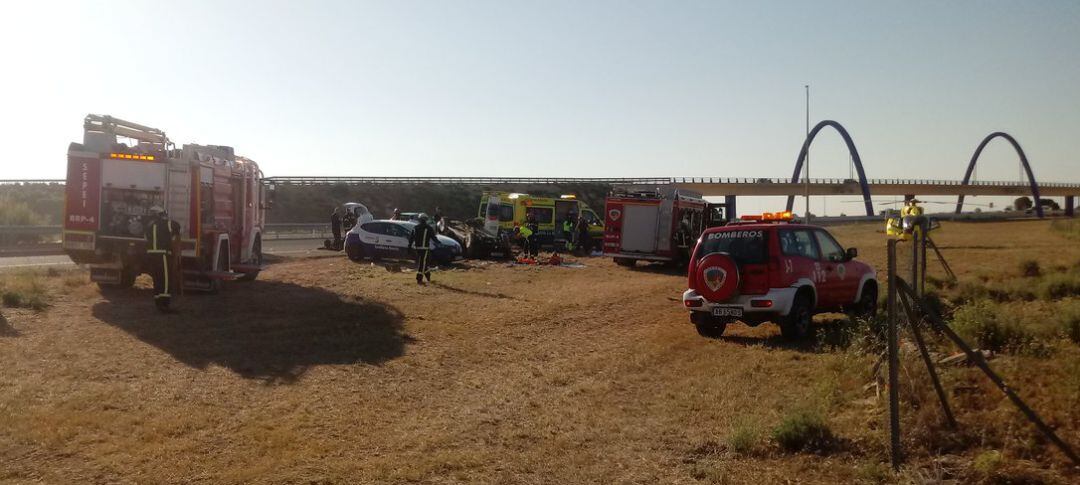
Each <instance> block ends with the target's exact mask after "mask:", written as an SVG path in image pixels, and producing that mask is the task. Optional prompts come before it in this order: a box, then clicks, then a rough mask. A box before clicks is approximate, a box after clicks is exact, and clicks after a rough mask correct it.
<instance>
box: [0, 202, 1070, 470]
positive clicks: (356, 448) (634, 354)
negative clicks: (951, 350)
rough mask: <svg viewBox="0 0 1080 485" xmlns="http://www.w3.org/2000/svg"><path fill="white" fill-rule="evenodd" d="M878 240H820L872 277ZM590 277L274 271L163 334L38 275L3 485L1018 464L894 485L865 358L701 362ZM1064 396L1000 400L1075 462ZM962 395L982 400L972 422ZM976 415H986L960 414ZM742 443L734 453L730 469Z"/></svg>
mask: <svg viewBox="0 0 1080 485" xmlns="http://www.w3.org/2000/svg"><path fill="white" fill-rule="evenodd" d="M879 226H880V225H879V224H874V225H859V226H845V227H838V228H832V230H833V232H834V233H835V234H837V236H838V238H839V239H840V241H841V242H842V243H844V244H846V245H853V246H856V247H858V248H859V249H860V251H861V253H862V255H863V256H862V259H864V260H868V261H870V262H871V263H872V264H874V265H875V266H876V267H878V268H883V267H884V264H883V263H884V246H885V238H884V237H883V236H882V235H881V234H878V232H877V231H878V230H879V229H880V228H879ZM937 239H938V242H939V244H940V245H942V246H944V247H945V248H946V249H945V251H946V254H947V255H948V256H949V257H950V263H952V265H953V267H954V268H955V269H956V270H957V272H958V273H960V274H961V279H964V278H973V277H974V275H977V274H980V272H985V271H1003V269H1002V268H1005V267H1007V268H1009V269H1010V270H1011V269H1012V268H1013V267H1015V266H1016V263H1017V261H1019V260H1021V259H1024V258H1034V259H1036V260H1039V261H1040V262H1041V263H1042V264H1044V265H1045V266H1047V267H1050V266H1051V265H1055V264H1070V265H1071V264H1073V263H1074V262H1076V261H1080V248H1078V247H1077V245H1076V244H1075V242H1072V243H1068V244H1066V243H1065V242H1064V241H1065V239H1063V238H1061V237H1059V236H1057V235H1055V234H1053V233H1052V232H1051V231H1050V229H1049V225H1048V223H1045V222H1013V223H993V224H991V223H984V224H959V223H957V224H950V225H948V226H947V227H946V228H945V230H944V231H942V232H941V234H940V235H938V236H937ZM1032 247H1033V249H1031V248H1032ZM580 261H581V262H583V263H584V264H585V265H586V266H587V267H585V268H555V267H508V266H506V265H502V264H495V263H485V262H476V263H470V264H466V265H463V267H460V268H458V269H451V270H443V271H438V272H436V273H435V275H434V280H435V283H434V284H433V285H431V286H426V287H418V286H417V285H416V283H415V281H414V279H413V275H411V274H409V273H407V272H391V271H388V270H387V269H385V268H383V267H380V266H373V265H370V264H354V263H350V262H349V261H347V260H346V259H345V258H344V257H314V258H293V259H284V260H281V261H279V262H277V263H275V264H273V265H272V266H271V267H270V268H269V269H268V270H267V271H265V272H264V273H263V274H262V275H261V276H260V277H259V279H258V280H257V281H255V282H251V283H234V284H231V285H230V286H229V287H228V288H227V289H226V290H225V291H224V292H223V293H222V294H220V295H217V296H185V297H182V298H181V299H180V300H179V302H178V303H177V306H178V308H179V312H178V313H177V314H172V315H161V314H158V313H157V312H155V311H154V309H153V304H152V301H151V296H150V290H149V289H148V287H147V283H146V282H145V281H143V280H140V283H139V288H137V289H135V290H129V291H118V292H105V293H102V292H101V291H99V290H98V289H97V288H96V287H95V286H91V285H89V284H85V283H84V281H85V277H86V276H85V274H84V273H82V272H75V271H71V272H67V271H59V272H55V271H54V274H52V275H51V276H47V275H42V276H41V278H43V279H44V280H46V281H47V283H46V284H47V285H48V293H49V295H50V299H51V300H50V305H49V307H48V308H47V309H45V310H43V311H34V310H31V309H22V308H18V309H12V308H5V309H4V310H3V314H2V319H0V481H5V482H11V483H26V482H47V483H78V482H96V483H105V482H108V483H114V482H140V483H155V482H172V483H176V482H180V483H194V482H198V483H246V482H258V483H357V482H377V483H396V482H428V483H461V482H470V483H476V482H479V483H582V482H591V483H698V482H702V481H704V482H713V483H747V482H757V483H784V482H792V483H794V482H798V483H843V482H854V481H864V482H880V481H894V480H901V481H916V482H917V481H923V480H932V479H934V477H939V478H940V477H945V475H948V474H950V473H954V474H956V475H957V476H960V477H971V476H974V475H971V474H967V473H968V472H966V471H963V470H967V469H968V468H970V463H971V462H972V461H973V460H975V459H976V458H977V455H978V454H979V453H981V452H983V451H985V450H986V449H998V448H1006V447H1007V446H1006V445H1004V444H1002V445H998V444H996V442H993V441H992V440H991V441H987V440H984V442H978V439H976V440H975V441H976V442H975V443H968V444H966V445H965V446H964V447H962V448H960V449H958V450H952V451H950V450H943V451H940V452H936V453H922V454H920V453H919V452H913V455H912V457H911V461H910V462H909V465H908V468H907V469H906V471H905V473H904V474H902V475H900V476H898V477H897V476H893V475H890V474H888V473H887V471H886V470H885V467H884V465H882V464H883V463H884V462H886V461H887V455H886V450H887V447H886V445H885V443H886V442H887V438H886V435H885V431H884V429H885V423H886V419H887V418H886V414H885V405H884V402H883V401H882V400H881V399H879V398H877V397H875V392H874V390H872V389H871V390H867V389H866V388H864V385H865V384H867V383H868V382H872V379H871V377H870V375H871V374H870V367H871V366H872V365H873V363H874V361H875V356H874V355H871V354H869V353H860V352H855V351H851V350H832V349H830V348H829V347H828V346H826V345H822V344H821V343H820V339H819V340H813V339H812V340H811V341H808V342H802V343H789V342H785V341H784V340H782V339H780V337H779V335H778V331H777V330H776V329H775V327H774V326H772V325H763V326H761V327H757V328H748V327H744V326H742V325H734V326H731V327H729V330H728V335H726V336H725V337H724V338H722V339H719V340H709V339H705V338H702V337H699V336H698V335H697V334H696V333H695V332H694V329H693V327H692V326H690V325H689V324H688V323H687V317H686V313H685V311H684V310H683V309H682V308H681V306H680V302H679V301H678V297H679V295H680V293H681V292H682V290H683V289H684V285H685V277H684V276H682V275H681V274H678V273H677V272H673V271H667V270H664V269H661V268H653V267H648V268H645V267H639V268H637V269H636V270H627V269H625V268H620V267H617V266H615V265H614V264H612V263H611V262H610V260H607V259H603V258H585V259H582V260H580ZM822 320H827V319H822ZM829 325H832V323H828V322H824V321H823V322H820V327H823V328H824V327H828V326H829ZM824 331H826V330H819V333H820V332H824ZM1016 359H1017V360H1015V361H1014V360H1008V359H1007V358H1003V359H1000V360H996V361H994V363H993V365H995V366H1001V367H1002V368H1001V369H1000V370H1001V371H1002V373H1003V374H1004V375H1005V376H1006V378H1007V379H1013V380H1016V378H1017V376H1022V375H1026V374H1021V373H1022V372H1024V371H1025V370H1030V369H1041V368H1045V369H1058V368H1061V367H1062V366H1069V365H1072V366H1074V369H1073V371H1071V372H1077V373H1080V372H1078V371H1077V369H1080V365H1076V363H1077V362H1080V356H1078V355H1077V352H1076V351H1075V349H1072V348H1065V349H1064V350H1062V351H1061V352H1059V353H1057V354H1055V356H1054V357H1053V358H1049V359H1048V358H1043V359H1041V360H1040V359H1034V358H1032V359H1026V358H1022V357H1017V358H1016ZM1025 359H1026V360H1025ZM912 360H914V359H912ZM1029 366H1030V367H1029ZM913 368H914V367H913ZM965 375H967V374H960V375H958V376H957V377H956V378H955V379H951V380H949V381H948V384H949V385H950V386H954V387H955V388H956V389H966V391H964V390H956V391H954V392H956V393H957V394H956V395H957V396H959V397H957V399H958V400H960V401H962V402H959V403H958V404H957V407H958V414H959V417H960V420H961V421H962V422H964V423H971V422H973V421H977V420H983V419H1000V420H1001V421H1000V423H997V424H991V425H992V426H999V427H1000V426H1004V427H1009V428H1011V429H1015V430H1017V431H1016V434H1017V435H1018V436H1028V435H1030V434H1032V433H1030V432H1028V431H1027V429H1028V428H1029V426H1028V424H1027V423H1026V422H1024V421H1022V419H1021V418H1019V414H1018V413H1015V412H1013V411H1011V410H1010V408H1009V405H1008V403H1006V402H1003V400H1002V398H1001V396H1000V394H992V393H990V391H991V390H992V388H991V387H985V385H984V384H971V383H970V382H969V381H971V380H974V379H976V378H977V376H976V377H967V378H966V377H964V376H965ZM1047 375H1050V374H1047ZM965 379H967V380H965ZM1028 382H1031V383H1032V385H1030V386H1027V385H1026V384H1028ZM1078 382H1080V379H1077V380H1064V381H1062V380H1058V379H1041V380H1040V379H1034V380H1029V381H1027V382H1023V380H1022V382H1015V384H1017V387H1018V388H1019V389H1020V392H1021V394H1022V395H1025V396H1027V397H1031V398H1032V400H1033V402H1034V403H1035V405H1036V406H1035V407H1036V409H1037V410H1039V411H1040V412H1044V413H1045V414H1046V415H1047V419H1048V420H1049V421H1051V422H1052V424H1054V425H1055V426H1057V427H1058V429H1059V431H1060V432H1061V433H1062V436H1063V437H1064V438H1065V439H1066V440H1067V441H1070V442H1071V443H1074V444H1080V422H1078V421H1080V418H1078V415H1077V414H1078V413H1077V410H1076V409H1077V408H1076V406H1075V405H1076V404H1080V398H1078V397H1075V396H1080V384H1077V383H1078ZM971 385H975V386H976V390H978V389H979V387H978V386H984V388H982V391H984V392H986V393H987V396H988V397H986V398H985V399H981V400H980V399H976V398H968V397H964V396H968V395H969V394H962V393H963V392H967V393H971V392H973V391H971V390H970V386H971ZM961 386H968V387H961ZM1072 386H1077V387H1076V389H1073V388H1072ZM1074 394H1075V396H1074ZM913 405H917V404H913ZM934 405H935V403H933V402H927V403H922V406H923V407H924V408H929V409H933V408H932V406H934ZM1040 406H1041V408H1040ZM807 408H813V409H818V410H822V411H823V412H824V413H825V416H826V418H827V421H828V424H829V426H830V428H831V429H832V431H833V433H835V438H834V440H833V441H834V445H833V446H831V447H830V449H829V450H827V451H818V452H816V453H805V452H804V453H798V452H796V453H791V452H783V451H781V450H779V449H778V448H777V447H776V446H775V445H774V444H772V443H771V442H770V438H769V433H770V432H769V430H770V429H772V428H773V427H775V426H776V424H777V423H778V422H779V421H781V420H782V419H783V418H784V416H786V415H789V414H791V413H792V412H795V411H797V410H799V409H807ZM984 408H985V409H986V410H987V411H986V412H987V413H990V412H993V413H995V414H989V415H988V414H978V415H976V414H970V413H976V412H980V411H978V410H981V409H984ZM965 410H971V411H970V413H968V414H966V411H965ZM924 414H925V413H924ZM988 416H989V417H988ZM906 419H907V418H906ZM911 425H912V426H920V424H919V423H912V424H911ZM926 426H929V427H933V426H934V425H933V423H931V424H929V425H926ZM737 432H738V433H746V434H748V436H750V439H749V441H750V445H749V446H748V447H745V448H743V449H740V450H734V449H733V444H732V443H733V440H732V436H733V433H737ZM1024 433H1027V434H1024ZM918 436H919V435H917V434H916V435H913V436H911V437H908V438H906V439H907V440H908V441H907V443H908V444H909V445H912V440H916V439H919V438H918ZM1009 436H1012V435H1009ZM1029 439H1030V440H1034V441H1036V442H1037V441H1038V439H1037V438H1034V437H1030V438H1029ZM1031 446H1035V447H1037V448H1038V449H1039V451H1038V452H1037V453H1034V452H1033V453H1032V454H1029V455H1022V454H1021V455H1022V456H1021V455H1017V456H1020V458H1018V459H1017V460H1016V463H1020V464H1021V465H1022V466H1025V467H1026V468H1031V469H1035V470H1036V471H1038V473H1035V472H1032V473H1033V474H1032V475H1031V476H1035V477H1036V478H1040V479H1042V480H1043V481H1046V482H1050V483H1054V482H1067V481H1069V480H1075V479H1077V475H1076V474H1075V472H1074V471H1069V470H1068V469H1067V467H1066V466H1065V465H1064V463H1065V462H1064V459H1063V458H1062V457H1061V456H1060V455H1058V454H1056V452H1053V451H1052V450H1051V451H1047V447H1046V446H1045V444H1042V445H1031ZM916 448H918V447H917V446H916ZM1008 453H1012V452H1008ZM942 456H947V457H948V458H947V459H946V458H941V457H942ZM1030 456H1035V457H1037V459H1036V461H1028V457H1030ZM1025 464H1026V465H1025ZM1021 465H1018V466H1021ZM950 467H953V468H955V469H959V470H961V471H959V472H955V471H950V470H952V469H953V468H950ZM1039 470H1041V471H1039Z"/></svg>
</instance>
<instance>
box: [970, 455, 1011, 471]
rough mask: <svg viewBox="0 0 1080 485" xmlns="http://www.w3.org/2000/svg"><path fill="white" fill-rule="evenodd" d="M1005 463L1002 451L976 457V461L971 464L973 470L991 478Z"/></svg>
mask: <svg viewBox="0 0 1080 485" xmlns="http://www.w3.org/2000/svg"><path fill="white" fill-rule="evenodd" d="M1003 462H1004V459H1003V458H1002V456H1001V452H1000V451H985V452H982V453H979V454H978V456H976V457H975V460H974V461H973V462H972V463H971V468H973V469H974V470H975V471H976V472H977V473H979V474H980V475H982V476H983V477H986V478H989V477H992V476H994V475H995V474H996V473H997V471H998V470H999V469H1001V465H1002V463H1003Z"/></svg>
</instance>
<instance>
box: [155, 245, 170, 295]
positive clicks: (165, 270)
mask: <svg viewBox="0 0 1080 485" xmlns="http://www.w3.org/2000/svg"><path fill="white" fill-rule="evenodd" d="M161 280H162V286H161V293H158V294H157V295H154V298H164V297H169V296H170V295H169V257H168V256H166V255H164V254H162V255H161Z"/></svg>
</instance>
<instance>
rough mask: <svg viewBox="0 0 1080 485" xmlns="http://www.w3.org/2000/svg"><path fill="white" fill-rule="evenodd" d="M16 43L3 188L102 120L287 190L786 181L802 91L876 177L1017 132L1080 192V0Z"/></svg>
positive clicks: (276, 13) (30, 18)
mask: <svg viewBox="0 0 1080 485" xmlns="http://www.w3.org/2000/svg"><path fill="white" fill-rule="evenodd" d="M0 46H2V47H0V52H2V54H3V55H2V62H3V70H2V72H3V73H4V74H3V76H2V77H0V108H2V111H0V141H2V143H3V146H4V147H5V151H6V156H5V158H6V159H7V161H5V162H3V163H0V178H45V177H62V176H63V174H64V164H65V159H64V152H65V149H66V146H67V143H68V142H70V141H77V140H79V139H80V138H81V122H82V117H83V116H84V115H85V114H86V113H102V114H112V115H115V116H119V117H122V118H126V119H130V120H132V121H137V122H141V123H145V124H149V125H151V126H156V127H160V128H162V129H164V130H166V132H167V133H168V134H169V135H170V137H171V138H173V139H174V140H175V141H177V142H180V143H184V142H200V143H214V144H228V145H233V146H235V147H236V149H237V151H238V153H242V154H244V155H247V156H249V157H251V158H253V159H255V160H257V161H258V162H259V163H260V164H261V165H262V167H263V169H264V171H265V172H266V173H267V174H268V175H476V176H480V175H501V176H747V177H751V176H752V177H780V176H790V175H791V170H792V167H793V164H794V159H795V156H796V155H797V152H798V149H799V146H800V145H801V143H802V137H803V132H804V129H805V127H804V123H805V121H804V104H803V103H804V98H803V96H804V91H803V85H804V84H807V83H809V84H811V85H812V88H811V89H812V99H811V119H812V120H814V121H816V120H820V119H825V118H829V119H835V120H837V121H840V122H841V123H843V124H844V125H845V126H846V127H847V128H848V129H849V130H850V131H851V133H852V135H853V136H854V138H855V142H856V144H857V145H858V148H859V150H860V152H861V153H862V155H863V159H864V160H865V162H866V164H867V167H866V169H867V173H868V175H869V176H870V177H902V176H903V177H926V178H954V179H956V178H960V177H961V175H962V172H963V169H964V164H966V162H967V159H968V158H969V157H970V156H971V152H972V151H973V150H974V148H975V145H976V144H977V143H978V142H979V140H980V139H981V138H982V137H983V136H985V135H986V134H988V133H990V132H991V131H995V130H1003V131H1007V132H1009V133H1012V134H1013V135H1014V136H1016V137H1017V139H1018V140H1019V141H1020V143H1021V144H1022V145H1023V146H1024V148H1025V149H1026V150H1027V152H1028V155H1029V157H1030V159H1031V160H1032V162H1033V164H1034V166H1035V167H1034V168H1035V174H1036V176H1037V178H1039V179H1042V180H1047V181H1052V180H1060V181H1080V170H1077V168H1078V167H1080V163H1078V157H1077V154H1078V151H1080V2H1051V1H1041V2H912V1H904V2H827V1H817V2H743V1H739V2H720V1H711V2H688V1H687V2H641V1H612V2H607V1H605V2H583V1H578V2H555V1H544V2H540V1H536V2H513V1H492V2H486V1H484V2H481V1H460V2H445V1H438V2H436V1H430V2H428V1H423V2H421V1H387V2H269V3H265V4H263V3H259V2H243V3H241V2H221V1H215V2H168V3H164V2H119V1H115V2H79V3H66V2H44V1H43V2H17V3H13V4H10V5H7V6H5V14H4V16H3V18H2V19H0ZM847 159H848V156H847V152H846V150H845V149H844V148H843V147H842V145H841V144H840V142H839V137H838V136H836V135H834V134H831V133H830V134H827V135H825V136H824V138H820V139H819V142H818V143H816V144H815V147H814V150H813V161H814V163H813V167H814V170H813V173H812V175H813V176H836V177H840V176H843V177H846V176H847V175H848V164H847ZM983 162H984V164H983V166H982V168H980V169H979V172H978V173H979V178H980V179H984V180H989V179H997V180H1002V179H1008V180H1014V179H1017V177H1018V169H1017V164H1016V160H1015V156H1014V155H1013V154H1012V153H1010V150H1009V149H1008V147H1007V145H1006V144H1004V143H1001V144H997V143H995V144H994V145H993V146H992V147H991V148H990V149H989V151H988V152H987V154H986V156H985V157H984V160H983ZM840 202H841V201H840V200H839V198H833V199H830V203H837V204H839V203H840ZM857 207H858V205H857V204H851V205H849V206H847V207H845V208H849V209H850V210H849V212H853V211H854V210H855V209H856V208H857ZM830 212H834V211H833V210H831V208H830Z"/></svg>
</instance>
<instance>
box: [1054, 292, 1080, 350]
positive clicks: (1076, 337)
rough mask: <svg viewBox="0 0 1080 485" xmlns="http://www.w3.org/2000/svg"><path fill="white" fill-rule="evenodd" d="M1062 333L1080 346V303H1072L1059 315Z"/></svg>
mask: <svg viewBox="0 0 1080 485" xmlns="http://www.w3.org/2000/svg"><path fill="white" fill-rule="evenodd" d="M1058 322H1059V326H1060V328H1061V333H1062V334H1064V335H1065V337H1066V338H1068V339H1069V340H1072V341H1073V343H1076V344H1080V303H1078V302H1072V303H1071V304H1070V305H1068V306H1066V307H1065V308H1062V310H1061V312H1059V313H1058Z"/></svg>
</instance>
